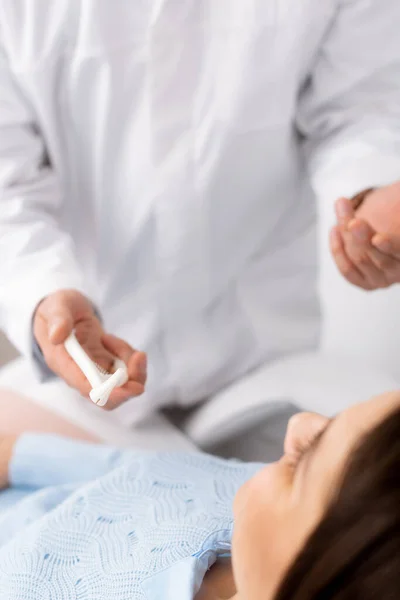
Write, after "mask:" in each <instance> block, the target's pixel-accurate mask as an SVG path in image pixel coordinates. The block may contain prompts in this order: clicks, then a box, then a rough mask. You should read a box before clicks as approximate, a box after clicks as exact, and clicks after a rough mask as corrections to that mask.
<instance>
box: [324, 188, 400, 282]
mask: <svg viewBox="0 0 400 600" xmlns="http://www.w3.org/2000/svg"><path fill="white" fill-rule="evenodd" d="M336 215H337V225H336V226H335V227H334V228H333V229H332V231H331V236H330V246H331V251H332V255H333V257H334V259H335V262H336V265H337V267H338V269H339V271H340V272H341V273H342V275H343V276H344V277H345V278H346V279H347V280H348V281H349V282H350V283H352V284H353V285H356V286H358V287H360V288H362V289H364V290H376V289H380V288H387V287H389V286H391V285H393V284H396V283H400V181H399V182H397V183H394V184H393V185H389V186H386V187H382V188H379V189H376V190H375V191H373V192H371V193H370V194H368V195H367V197H366V198H365V200H364V202H363V203H362V204H361V206H360V207H359V208H358V209H357V211H356V212H355V211H354V210H353V207H352V204H351V202H350V200H349V199H347V198H340V199H339V200H338V201H337V203H336Z"/></svg>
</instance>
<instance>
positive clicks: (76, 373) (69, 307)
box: [33, 290, 147, 410]
mask: <svg viewBox="0 0 400 600" xmlns="http://www.w3.org/2000/svg"><path fill="white" fill-rule="evenodd" d="M72 330H75V334H76V337H77V339H78V341H79V343H80V344H81V345H82V347H83V348H84V350H85V351H86V353H87V354H88V355H89V356H90V357H91V358H92V360H94V361H95V362H96V363H97V364H98V365H100V366H101V367H103V368H104V369H106V370H107V371H110V370H111V369H112V365H113V362H114V357H118V358H120V359H122V360H123V361H124V362H125V364H126V365H127V367H128V375H129V380H128V382H127V383H126V384H125V385H124V386H123V387H121V388H117V389H115V390H113V392H112V394H111V395H110V398H109V400H108V402H107V405H106V406H105V407H104V408H105V410H112V409H114V408H116V407H117V406H119V405H120V404H122V403H123V402H125V401H126V400H128V399H129V398H132V397H133V396H139V395H140V394H142V393H143V392H144V386H145V383H146V373H147V358H146V354H144V353H143V352H138V351H137V350H134V349H133V348H132V347H131V346H129V344H127V343H126V342H125V341H123V340H121V339H120V338H117V337H115V336H113V335H110V334H108V333H106V332H105V331H104V329H103V326H102V324H101V322H100V321H99V319H98V318H97V316H96V314H95V312H94V309H93V305H92V304H91V302H90V301H89V300H88V299H87V298H86V297H85V296H83V295H82V294H81V293H80V292H78V291H76V290H60V291H58V292H55V293H54V294H51V295H50V296H47V297H46V298H45V299H44V300H42V302H40V304H39V305H38V307H37V309H36V311H35V315H34V318H33V332H34V335H35V338H36V341H37V343H38V344H39V347H40V349H41V351H42V352H43V356H44V358H45V360H46V363H47V365H48V366H49V368H50V369H51V370H52V371H54V373H56V374H57V375H58V376H59V377H60V378H62V379H64V380H65V381H66V383H67V384H68V385H69V386H71V387H73V388H75V389H76V390H78V391H79V392H80V393H81V394H82V396H86V397H88V396H89V392H90V390H91V387H90V384H89V382H88V381H87V379H86V377H85V376H84V375H83V373H82V371H81V370H80V369H79V367H78V366H77V365H76V364H75V362H74V361H73V360H72V358H71V357H70V356H69V354H68V353H67V351H66V350H65V348H64V341H65V340H66V339H67V337H68V336H69V334H70V333H71V332H72Z"/></svg>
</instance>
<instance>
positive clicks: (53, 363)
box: [42, 344, 92, 398]
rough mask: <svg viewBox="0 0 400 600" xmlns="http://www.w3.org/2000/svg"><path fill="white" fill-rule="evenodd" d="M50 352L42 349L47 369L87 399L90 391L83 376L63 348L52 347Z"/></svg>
mask: <svg viewBox="0 0 400 600" xmlns="http://www.w3.org/2000/svg"><path fill="white" fill-rule="evenodd" d="M49 346H51V348H50V351H48V349H47V348H46V345H45V346H44V348H43V349H42V352H43V355H44V358H45V360H46V363H47V365H48V367H49V368H50V369H51V370H52V371H53V372H54V373H55V374H56V375H58V377H60V379H63V380H64V381H65V382H66V383H67V384H68V385H69V386H70V387H72V388H74V389H75V390H77V391H78V392H79V393H80V394H81V395H82V396H83V397H86V398H88V397H89V392H90V390H91V389H92V388H91V386H90V384H89V382H88V380H87V379H86V377H85V375H84V374H83V373H82V371H81V370H80V368H79V367H78V366H77V364H76V363H75V361H74V360H73V359H72V358H71V357H70V355H69V354H68V352H67V351H66V350H65V348H64V346H53V345H52V344H51V345H50V344H49Z"/></svg>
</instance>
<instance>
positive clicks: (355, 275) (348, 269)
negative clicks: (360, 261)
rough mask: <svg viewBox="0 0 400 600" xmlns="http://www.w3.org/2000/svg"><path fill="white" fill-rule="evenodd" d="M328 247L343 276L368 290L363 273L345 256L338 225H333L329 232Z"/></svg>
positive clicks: (368, 286)
mask: <svg viewBox="0 0 400 600" xmlns="http://www.w3.org/2000/svg"><path fill="white" fill-rule="evenodd" d="M330 248H331V252H332V256H333V258H334V260H335V263H336V266H337V268H338V269H339V271H340V273H341V274H342V275H343V277H344V278H345V279H346V280H347V281H349V282H350V283H352V284H353V285H355V286H357V287H359V288H362V289H364V290H370V289H371V287H370V285H369V283H368V282H367V281H366V279H365V278H364V276H363V274H362V273H361V272H360V271H359V270H358V268H357V267H356V266H355V265H354V264H353V262H352V261H351V260H350V258H349V257H348V256H347V254H346V249H345V245H344V240H343V238H342V235H341V232H340V229H339V228H338V227H334V228H333V229H332V231H331V233H330Z"/></svg>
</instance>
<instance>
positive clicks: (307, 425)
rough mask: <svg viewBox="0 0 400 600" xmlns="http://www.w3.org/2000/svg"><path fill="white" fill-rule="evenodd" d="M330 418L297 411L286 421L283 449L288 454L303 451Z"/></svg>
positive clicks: (292, 454)
mask: <svg viewBox="0 0 400 600" xmlns="http://www.w3.org/2000/svg"><path fill="white" fill-rule="evenodd" d="M329 421H330V419H328V417H324V416H322V415H318V414H317V413H306V412H303V413H298V414H297V415H294V416H293V417H292V418H291V419H290V420H289V423H288V427H287V430H286V437H285V445H284V450H285V454H287V455H288V456H297V455H298V454H300V453H302V452H304V450H306V449H307V447H308V446H310V444H312V442H313V440H314V439H315V438H316V437H318V436H319V435H320V434H321V433H322V432H323V431H324V430H325V428H326V427H327V425H328V423H329Z"/></svg>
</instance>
